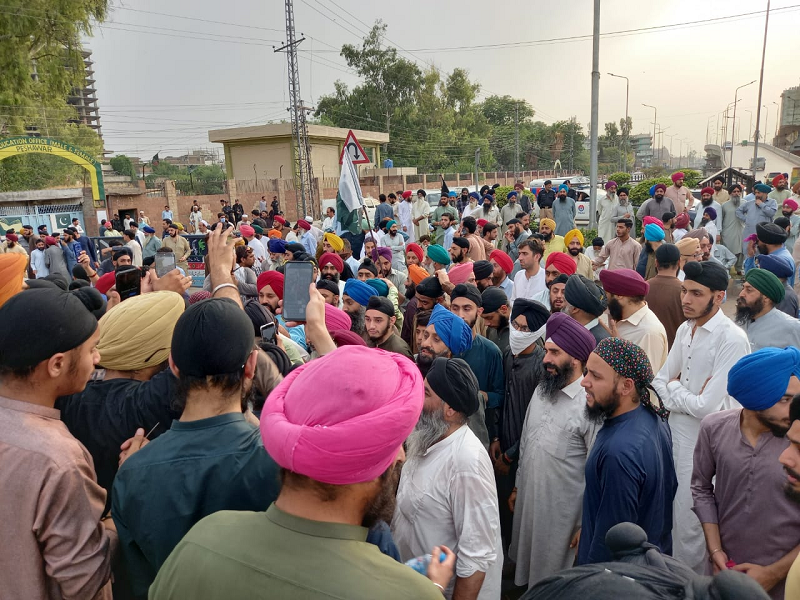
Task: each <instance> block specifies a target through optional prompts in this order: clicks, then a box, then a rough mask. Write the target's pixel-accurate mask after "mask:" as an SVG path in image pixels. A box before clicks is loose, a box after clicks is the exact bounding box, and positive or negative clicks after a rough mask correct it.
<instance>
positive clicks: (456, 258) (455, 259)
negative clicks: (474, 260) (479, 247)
mask: <svg viewBox="0 0 800 600" xmlns="http://www.w3.org/2000/svg"><path fill="white" fill-rule="evenodd" d="M465 252H466V250H465V249H464V248H461V252H460V253H459V254H457V255H456V256H453V257H451V258H452V259H453V264H456V265H457V264H459V263H462V262H464V259H465V258H466V254H465Z"/></svg>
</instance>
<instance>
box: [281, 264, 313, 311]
mask: <svg viewBox="0 0 800 600" xmlns="http://www.w3.org/2000/svg"><path fill="white" fill-rule="evenodd" d="M283 275H284V282H283V311H282V314H283V318H284V319H285V320H287V321H305V320H306V306H307V305H308V301H309V300H310V294H309V284H311V283H312V282H313V279H314V265H312V264H311V263H310V262H305V261H289V262H287V263H286V265H285V266H284V272H283Z"/></svg>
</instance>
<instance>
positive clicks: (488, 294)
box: [481, 287, 508, 315]
mask: <svg viewBox="0 0 800 600" xmlns="http://www.w3.org/2000/svg"><path fill="white" fill-rule="evenodd" d="M481 304H482V305H483V314H485V315H488V314H490V313H493V312H495V311H497V310H500V307H501V306H508V296H506V293H505V292H504V291H503V290H501V289H500V288H499V287H488V288H486V289H485V290H483V293H482V294H481Z"/></svg>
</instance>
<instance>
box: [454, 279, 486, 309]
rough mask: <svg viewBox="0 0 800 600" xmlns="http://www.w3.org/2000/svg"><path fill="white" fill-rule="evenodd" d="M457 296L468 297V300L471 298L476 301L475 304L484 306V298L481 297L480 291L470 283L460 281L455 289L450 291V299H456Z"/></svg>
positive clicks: (479, 306)
mask: <svg viewBox="0 0 800 600" xmlns="http://www.w3.org/2000/svg"><path fill="white" fill-rule="evenodd" d="M456 298H466V299H467V300H471V301H472V302H474V303H475V306H477V307H478V308H481V307H482V306H483V300H482V298H481V293H480V291H478V288H477V287H475V286H474V285H472V284H469V283H459V284H458V285H457V286H456V287H455V288H453V291H452V292H451V293H450V300H451V301H452V300H455V299H456Z"/></svg>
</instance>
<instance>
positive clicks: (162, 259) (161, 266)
mask: <svg viewBox="0 0 800 600" xmlns="http://www.w3.org/2000/svg"><path fill="white" fill-rule="evenodd" d="M155 259H156V275H158V276H159V277H163V276H164V275H166V274H167V273H169V272H170V271H172V270H174V269H175V254H173V253H172V252H156V255H155Z"/></svg>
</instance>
